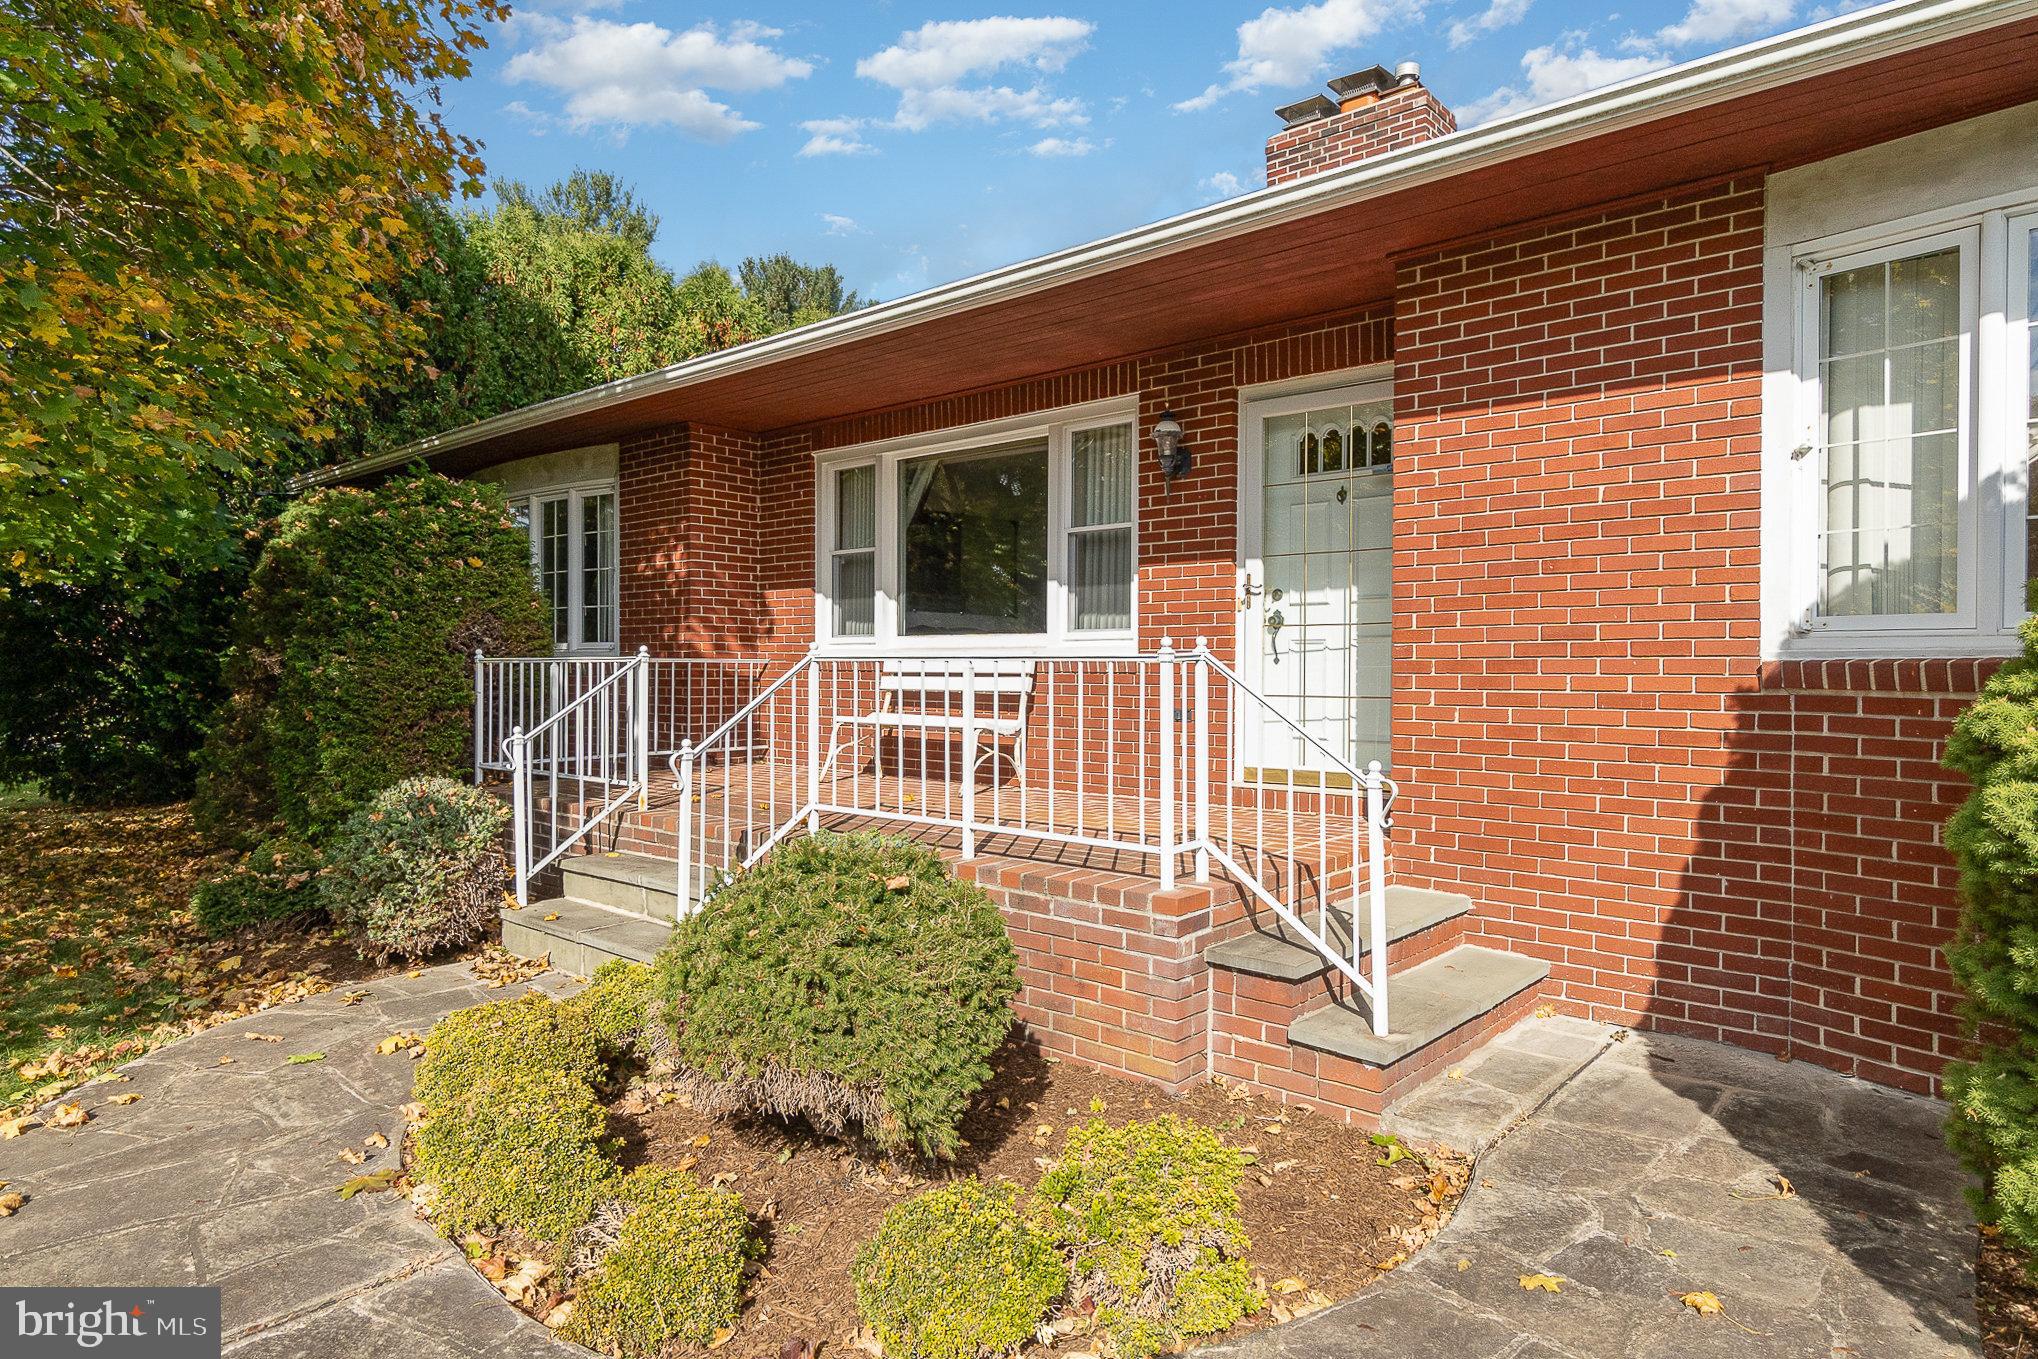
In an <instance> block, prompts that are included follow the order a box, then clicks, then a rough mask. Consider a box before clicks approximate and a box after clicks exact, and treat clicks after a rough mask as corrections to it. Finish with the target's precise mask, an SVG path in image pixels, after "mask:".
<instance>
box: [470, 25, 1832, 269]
mask: <svg viewBox="0 0 2038 1359" xmlns="http://www.w3.org/2000/svg"><path fill="white" fill-rule="evenodd" d="M1831 12H1832V7H1830V6H1829V7H1821V8H1813V0H1646V3H1634V4H1630V5H1627V6H1626V7H1624V8H1623V9H1621V10H1620V11H1618V12H1615V13H1600V12H1598V11H1596V10H1595V9H1594V8H1592V7H1590V6H1585V5H1576V4H1564V3H1559V2H1558V0H1427V3H1424V2H1423V0H1317V2H1316V3H1307V4H1285V5H1275V6H1272V7H1269V6H1267V5H1265V4H1264V3H1260V4H1253V3H1237V2H1236V0H1172V2H1171V3H1154V4H1130V3H1107V2H1106V0H1044V2H1043V3H1041V4H1039V5H1011V6H1007V5H1005V4H1003V3H1001V2H1000V0H990V3H989V4H988V5H987V6H985V7H982V8H974V7H969V6H966V5H955V4H950V5H944V6H934V5H926V4H918V3H909V2H908V0H897V2H896V3H875V4H855V3H850V4H827V3H817V2H815V0H749V2H748V3H744V4H742V5H741V6H740V7H736V8H729V9H719V8H709V7H703V6H700V5H693V4H680V3H673V2H672V0H526V3H523V4H519V6H518V12H517V14H516V15H515V16H514V17H513V18H511V19H510V20H509V21H508V22H507V23H506V24H501V25H497V26H495V28H494V29H493V31H492V32H491V34H490V45H489V48H488V50H487V51H486V52H484V53H481V54H480V57H479V60H478V61H477V63H476V67H475V71H474V74H473V75H472V76H471V77H470V78H469V79H467V80H465V81H463V82H460V83H458V84H457V85H454V86H451V87H449V88H448V89H447V91H446V102H447V112H448V115H449V118H450V121H451V122H452V124H453V126H454V127H455V128H456V129H458V130H459V131H461V132H464V133H467V134H468V135H472V136H478V137H480V138H482V139H483V140H484V141H485V142H486V143H487V150H486V153H485V154H486V158H487V161H488V166H489V170H490V173H491V174H493V175H507V176H511V177H513V178H517V179H521V180H524V181H526V182H527V183H530V184H531V185H533V186H534V187H536V186H541V185H544V184H546V183H549V182H550V181H552V180H553V179H556V178H558V177H560V176H563V175H564V174H566V173H567V172H568V171H569V170H571V169H572V168H573V167H574V166H576V165H586V166H591V167H598V168H602V169H608V170H612V171H615V172H617V173H619V174H621V175H622V176H624V177H625V178H626V179H628V180H630V181H632V182H633V183H634V184H635V185H636V187H637V189H638V191H639V193H640V195H641V196H642V197H643V198H644V199H645V200H647V201H648V203H649V204H650V206H651V207H652V208H654V209H655V210H656V211H657V212H659V213H660V214H661V215H662V216H663V218H664V225H663V228H662V229H661V231H660V234H659V239H658V242H657V244H656V245H655V246H654V247H653V250H654V252H655V253H656V254H657V255H658V256H659V257H660V258H661V259H662V260H664V261H665V262H666V263H667V264H669V265H671V266H672V267H673V268H675V269H679V270H684V269H687V268H690V267H691V266H692V265H693V264H694V263H695V262H696V261H698V260H701V259H704V258H713V259H719V260H721V261H722V262H724V263H725V264H728V265H730V266H732V267H733V266H734V265H735V263H736V262H737V261H738V260H740V259H741V258H742V257H743V256H745V255H749V254H764V253H769V252H772V251H778V250H786V251H790V252H791V253H792V254H794V255H795V256H798V257H800V258H802V259H807V260H811V261H816V262H820V261H831V262H833V263H834V264H836V265H837V266H838V267H839V268H841V270H842V271H843V273H844V275H845V277H846V278H847V279H848V281H849V283H850V286H852V287H855V288H857V289H859V290H861V291H862V292H863V293H864V294H865V295H866V296H876V297H879V298H893V297H898V296H901V295H903V294H905V293H909V292H913V291H916V290H918V289H920V288H923V287H926V286H928V285H930V284H935V283H940V282H944V281H946V280H949V279H954V278H960V277H963V276H964V275H967V274H972V273H976V272H979V271H981V270H984V269H989V268H993V267H996V266H998V265H1001V264H1007V263H1010V262H1012V261H1014V260H1019V259H1024V258H1026V257H1028V256H1032V255H1037V254H1040V253H1042V252H1043V251H1047V250H1052V249H1055V248H1058V247H1060V246H1065V245H1070V244H1074V243H1076V242H1079V241H1084V240H1088V239H1090V238H1092V237H1095V236H1100V235H1104V234H1107V233H1109V232H1112V231H1117V230H1121V229H1124V228H1126V227H1132V226H1137V225H1139V224H1141V223H1144V222H1150V221H1154V220H1156V219H1159V218H1162V217H1166V216H1169V215H1172V214H1174V213H1176V212H1180V211H1183V210H1185V209H1188V208H1192V207H1195V206H1197V205H1199V204H1201V203H1207V202H1210V201H1213V200H1215V199H1217V198H1221V197H1226V196H1229V195H1231V194H1234V193H1240V192H1245V191H1247V190H1250V189H1253V188H1257V187H1258V186H1259V184H1260V182H1261V168H1262V163H1263V154H1264V153H1263V149H1262V148H1263V145H1264V142H1265V139H1266V137H1267V136H1268V134H1269V133H1271V132H1273V131H1275V130H1276V129H1277V128H1278V126H1279V123H1278V122H1277V120H1276V119H1275V118H1274V116H1273V113H1272V110H1273V109H1274V108H1275V107H1276V106H1278V105H1280V104H1285V103H1288V102H1290V101H1292V100H1295V99H1299V98H1302V97H1304V96H1306V95H1308V94H1310V93H1314V92H1316V91H1318V90H1320V89H1321V85H1322V81H1323V80H1324V79H1325V78H1327V77H1330V76H1335V75H1339V74H1342V73H1344V72H1346V71H1351V70H1356V69H1359V68H1362V67H1365V66H1369V65H1372V64H1373V63H1375V62H1379V63H1382V64H1384V65H1386V66H1387V67H1389V68H1390V69H1391V68H1393V67H1394V66H1395V65H1396V64H1397V63H1398V62H1401V61H1407V60H1414V61H1419V62H1421V63H1422V68H1423V77H1424V80H1425V82H1426V83H1427V84H1428V85H1429V86H1430V88H1431V89H1433V90H1435V91H1436V93H1437V95H1438V97H1440V98H1441V99H1443V100H1444V102H1445V103H1447V104H1449V105H1450V106H1451V107H1453V108H1454V109H1456V110H1458V112H1459V116H1460V121H1461V124H1465V125H1470V124H1471V123H1472V122H1476V121H1479V120H1482V119H1485V118H1490V117H1492V116H1495V115H1496V114H1498V113H1502V112H1507V111H1511V110H1512V109H1515V108H1520V107H1525V106H1529V105H1533V104H1538V103H1544V102H1548V101H1549V100H1552V99H1558V98H1562V97H1564V96H1566V95H1571V94H1575V93H1578V92H1580V91H1582V90H1586V89H1590V88H1594V87H1596V86H1599V85H1603V84H1607V83H1610V82H1612V81H1614V80H1619V79H1622V78H1625V77H1627V76H1631V75H1636V74H1639V73H1642V72H1644V71H1648V70H1652V69H1655V68H1657V67H1660V66H1665V65H1669V64H1672V63H1674V62H1677V61H1682V60H1686V59H1688V58H1690V57H1694V56H1698V55H1701V54H1704V53H1706V52H1711V51H1717V50H1720V49H1722V48H1725V47H1731V46H1734V45H1736V44H1738V43H1741V42H1745V41H1748V40H1750V39H1753V38H1758V37H1762V36H1765V35H1767V34H1771V33H1775V32H1779V31H1781V30H1783V29H1786V28H1790V27H1793V26H1795V25H1797V24H1801V23H1806V22H1810V21H1812V20H1813V19H1817V18H1822V17H1825V16H1826V15H1827V14H1829V13H1831Z"/></svg>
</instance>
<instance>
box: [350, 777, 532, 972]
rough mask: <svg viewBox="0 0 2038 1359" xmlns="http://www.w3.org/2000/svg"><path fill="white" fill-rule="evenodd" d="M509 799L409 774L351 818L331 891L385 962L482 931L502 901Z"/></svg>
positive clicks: (365, 946)
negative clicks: (501, 838) (506, 802)
mask: <svg viewBox="0 0 2038 1359" xmlns="http://www.w3.org/2000/svg"><path fill="white" fill-rule="evenodd" d="M509 815H510V813H509V809H508V808H507V807H505V806H504V805H503V804H502V800H501V799H500V798H497V797H494V796H491V795H490V794H488V793H485V792H482V791H481V790H480V789H478V788H470V787H468V786H467V785H465V784H461V783H455V782H454V781H453V780H451V779H436V778H430V779H405V780H404V781H403V782H401V783H399V784H397V785H396V786H395V787H393V788H390V789H388V790H387V791H385V792H383V793H382V794H380V795H379V796H377V797H376V798H375V799H374V800H373V801H371V802H370V803H369V804H368V805H367V806H366V807H363V808H362V809H361V810H360V811H358V812H356V813H355V814H354V816H353V818H352V819H351V820H350V821H348V822H347V825H346V828H345V829H344V830H343V831H342V832H341V834H340V837H339V839H338V840H337V841H336V842H334V844H333V846H332V848H331V851H330V853H329V854H328V858H327V862H328V865H329V871H328V872H327V874H326V876H325V879H324V885H323V896H324V899H325V905H326V909H327V910H329V911H330V912H332V916H333V919H334V920H335V921H337V922H339V923H340V924H343V925H346V926H349V927H350V928H352V929H353V930H354V931H355V933H356V934H357V936H358V938H359V944H360V947H361V950H362V952H363V953H366V954H369V955H371V956H373V957H374V958H375V959H376V960H377V961H379V962H387V961H389V959H391V958H392V957H401V958H421V957H423V956H424V955H426V954H428V953H432V952H434V951H436V950H438V949H441V948H446V947H448V946H450V945H455V944H466V943H470V942H472V941H473V940H474V939H476V938H478V937H479V936H480V934H481V932H482V931H483V930H484V929H486V928H487V927H488V925H489V923H490V922H491V921H493V920H494V919H495V915H496V910H497V908H498V906H499V904H500V903H501V901H502V890H503V862H502V852H501V850H500V849H499V848H498V846H497V839H498V837H499V836H500V835H501V833H502V828H503V826H504V825H505V824H507V823H508V821H509Z"/></svg>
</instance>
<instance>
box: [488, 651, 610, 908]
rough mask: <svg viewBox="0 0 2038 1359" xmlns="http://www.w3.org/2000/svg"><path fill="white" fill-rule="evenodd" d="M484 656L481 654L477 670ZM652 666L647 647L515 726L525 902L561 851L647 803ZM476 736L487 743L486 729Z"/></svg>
mask: <svg viewBox="0 0 2038 1359" xmlns="http://www.w3.org/2000/svg"><path fill="white" fill-rule="evenodd" d="M481 664H482V659H481V658H480V657H479V656H477V657H476V668H477V671H478V670H479V669H480V666H481ZM649 667H650V655H649V653H648V652H647V651H646V650H644V649H642V648H640V649H639V650H638V652H637V654H636V655H635V656H633V657H631V658H629V659H628V660H626V661H622V662H620V663H619V664H617V665H615V666H613V667H610V668H609V670H608V673H607V674H605V675H604V676H602V677H601V678H600V679H597V680H595V681H594V682H593V683H592V684H590V685H589V686H588V687H587V688H586V689H585V690H583V691H581V692H580V693H579V694H578V695H577V696H576V697H574V698H572V699H571V700H570V701H568V702H567V703H565V704H564V705H563V706H560V707H558V708H556V709H555V710H554V711H553V712H551V714H550V715H549V716H547V717H545V718H544V719H543V720H542V721H540V722H538V723H537V724H536V725H535V726H533V727H531V728H530V729H529V730H528V731H527V730H525V729H524V727H523V726H521V725H516V726H513V727H512V728H511V731H510V735H509V737H508V739H507V740H506V741H505V742H504V743H503V755H504V759H505V761H506V764H507V768H508V771H509V781H510V818H511V833H510V841H511V847H512V848H511V852H512V855H513V859H514V865H513V866H514V871H515V882H516V898H517V904H518V905H519V906H528V905H529V904H530V885H531V879H532V878H533V877H535V876H536V875H537V874H539V873H542V872H543V871H544V870H545V869H546V868H547V867H548V866H550V865H551V864H552V862H553V861H554V860H556V859H558V858H559V856H560V855H562V854H564V853H565V852H566V851H567V850H569V849H571V848H572V847H573V846H574V845H575V844H578V843H579V842H580V841H581V840H583V839H585V838H586V837H587V836H588V835H589V834H590V833H591V832H592V831H593V830H594V829H595V828H596V827H598V826H600V825H601V824H602V823H603V822H605V821H607V820H609V819H610V818H611V817H613V816H615V815H617V814H618V813H619V812H621V811H622V810H623V809H624V808H625V807H627V806H629V804H630V803H631V802H632V801H633V800H634V801H636V802H637V803H638V805H639V806H640V807H641V806H642V805H643V800H644V795H645V792H646V789H647V788H648V786H649V782H650V777H649V776H650V754H649V751H648V749H647V744H648V730H649V729H648V725H647V723H648V708H649V683H650V680H649ZM479 702H480V700H479V699H477V705H478V704H479ZM476 738H477V745H479V741H480V733H479V732H477V733H476ZM478 768H479V761H478V759H477V769H478ZM540 776H542V777H543V778H544V780H545V802H544V806H543V808H542V809H541V808H540V806H539V802H538V796H537V787H536V780H537V779H538V778H539V777H540ZM562 790H564V791H565V793H566V795H567V796H566V798H565V801H564V802H562ZM567 806H570V808H571V810H563V809H564V808H565V807H567Z"/></svg>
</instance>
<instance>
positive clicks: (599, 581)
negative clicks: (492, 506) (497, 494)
mask: <svg viewBox="0 0 2038 1359" xmlns="http://www.w3.org/2000/svg"><path fill="white" fill-rule="evenodd" d="M510 514H511V515H512V517H514V518H515V520H516V521H517V522H518V523H519V524H521V525H523V526H524V528H525V529H526V530H527V531H528V532H529V533H530V535H531V571H532V574H533V575H534V576H535V577H536V579H537V582H538V592H539V593H540V594H542V595H543V596H544V597H545V603H546V606H547V607H548V608H549V609H550V610H551V614H552V647H553V650H554V651H557V652H560V653H562V654H596V655H599V654H602V653H605V652H612V651H614V650H615V649H616V623H617V620H616V611H617V596H616V582H617V574H618V570H617V542H616V490H615V487H614V486H613V485H606V484H604V485H598V486H580V487H568V488H564V489H561V490H547V491H538V492H533V493H531V494H529V495H521V496H517V497H515V498H513V499H512V500H511V501H510Z"/></svg>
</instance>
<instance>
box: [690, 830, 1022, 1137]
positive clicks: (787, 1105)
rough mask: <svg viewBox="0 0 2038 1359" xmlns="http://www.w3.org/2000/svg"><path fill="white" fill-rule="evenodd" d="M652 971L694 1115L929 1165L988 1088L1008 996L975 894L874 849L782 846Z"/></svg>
mask: <svg viewBox="0 0 2038 1359" xmlns="http://www.w3.org/2000/svg"><path fill="white" fill-rule="evenodd" d="M658 966H659V971H660V978H659V981H660V996H661V999H662V1000H663V1001H664V1017H665V1021H666V1023H667V1024H668V1025H669V1026H670V1028H671V1032H672V1037H673V1042H674V1059H675V1061H676V1063H677V1064H678V1065H679V1066H680V1068H681V1069H682V1071H684V1072H688V1073H690V1074H691V1077H692V1084H693V1086H694V1088H693V1091H692V1093H693V1094H694V1096H695V1098H696V1100H697V1102H698V1103H699V1104H700V1105H701V1106H702V1107H705V1108H710V1109H713V1108H740V1109H745V1110H748V1111H751V1112H755V1113H768V1114H773V1115H779V1116H786V1117H798V1118H803V1119H805V1120H807V1121H808V1122H809V1123H811V1124H812V1125H813V1126H814V1127H815V1128H816V1129H818V1130H819V1131H821V1132H824V1133H828V1134H831V1135H832V1134H838V1133H841V1132H842V1131H844V1130H845V1129H847V1128H849V1127H851V1126H855V1127H857V1128H860V1130H861V1131H862V1133H863V1134H864V1135H865V1136H866V1137H868V1138H870V1139H871V1140H872V1141H873V1142H875V1143H876V1144H877V1145H878V1146H879V1147H881V1148H884V1149H887V1150H900V1149H904V1148H907V1147H917V1148H918V1149H919V1150H920V1151H921V1152H923V1153H925V1154H928V1155H938V1156H947V1155H951V1154H952V1153H953V1151H954V1148H955V1144H956V1125H957V1123H958V1122H959V1121H960V1120H961V1118H962V1114H963V1110H964V1108H965V1106H966V1105H967V1104H968V1101H969V1097H970V1095H971V1094H972V1093H973V1092H974V1091H975V1090H977V1089H978V1088H979V1087H980V1086H982V1085H983V1083H984V1082H985V1081H986V1080H988V1079H989V1078H990V1074H991V1067H990V1060H989V1059H990V1056H991V1053H992V1052H993V1051H994V1050H995V1049H996V1048H997V1046H998V1044H999V1042H1000V1041H1002V1040H1003V1038H1004V1037H1005V1034H1006V1032H1007V1030H1008V1029H1009V1028H1010V1027H1011V1023H1012V1017H1011V1013H1010V1012H1009V1011H1008V1010H1007V1009H1006V1003H1007V1002H1008V1001H1009V1000H1010V999H1011V998H1012V996H1013V994H1014V993H1015V992H1016V991H1017V990H1018V987H1019V978H1018V964H1017V961H1016V958H1015V956H1014V954H1013V951H1012V944H1011V941H1010V940H1009V939H1008V938H1007V937H1006V935H1005V925H1004V922H1003V920H1002V919H1000V918H999V915H998V911H997V908H996V907H995V906H993V905H992V904H991V900H990V898H989V897H988V896H986V895H985V893H984V892H983V890H982V889H981V888H979V887H977V886H976V885H974V884H972V883H965V882H960V881H958V880H957V879H956V878H955V877H954V876H953V875H952V874H951V873H950V872H949V871H948V869H947V867H946V866H945V865H944V864H943V863H942V861H941V860H940V858H939V857H938V856H936V855H935V854H934V853H933V851H931V850H928V849H925V848H923V847H921V846H918V845H914V844H910V843H907V842H905V841H900V840H889V839H885V838H883V837H880V836H875V835H850V836H816V837H813V838H811V839H800V840H792V841H788V842H787V843H785V844H782V845H780V846H779V847H778V848H777V849H775V850H774V851H772V853H771V855H770V856H769V857H767V858H766V859H765V860H764V862H762V863H761V864H759V865H758V866H757V867H755V868H753V869H750V870H749V871H747V872H745V873H743V874H740V875H739V876H738V877H737V878H736V879H735V880H734V881H733V882H731V883H730V884H729V885H728V886H727V887H725V888H724V889H723V890H721V891H720V892H717V893H716V894H714V895H713V896H711V897H710V898H709V899H708V901H707V903H706V904H705V905H704V906H703V908H702V909H701V910H700V911H699V912H697V913H696V914H694V915H693V916H691V917H689V918H688V919H686V920H684V921H682V922H680V924H679V926H678V928H677V929H676V930H675V931H674V932H673V937H672V941H671V942H670V943H669V944H668V945H667V946H666V948H665V949H664V951H663V952H662V953H661V954H660V955H659V960H658Z"/></svg>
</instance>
